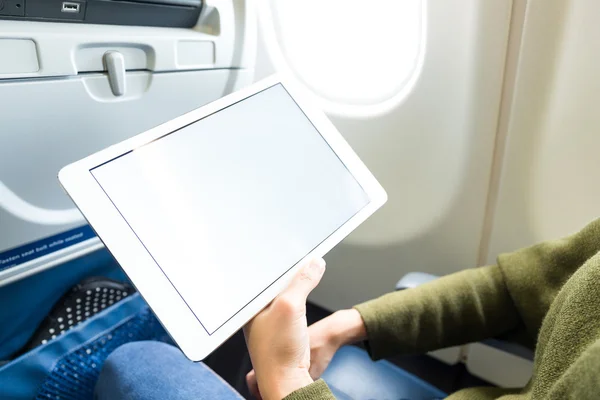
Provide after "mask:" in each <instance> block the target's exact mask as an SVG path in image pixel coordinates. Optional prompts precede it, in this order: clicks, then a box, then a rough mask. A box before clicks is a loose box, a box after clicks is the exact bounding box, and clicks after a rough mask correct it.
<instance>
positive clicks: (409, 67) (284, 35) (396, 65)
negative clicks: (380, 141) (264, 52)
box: [260, 0, 425, 114]
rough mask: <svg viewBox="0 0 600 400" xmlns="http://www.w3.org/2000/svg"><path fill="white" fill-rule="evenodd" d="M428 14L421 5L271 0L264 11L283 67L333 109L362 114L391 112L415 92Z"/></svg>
mask: <svg viewBox="0 0 600 400" xmlns="http://www.w3.org/2000/svg"><path fill="white" fill-rule="evenodd" d="M265 4H266V5H268V7H267V8H268V9H269V10H268V11H266V13H269V14H270V15H268V17H267V18H265V10H264V8H265V7H264V6H265ZM424 12H425V4H424V3H423V2H422V1H420V0H370V1H369V2H364V1H357V0H304V1H301V2H299V1H287V0H285V1H281V0H264V1H263V10H262V12H260V14H262V15H261V20H262V26H263V30H264V36H265V42H267V43H266V44H267V48H268V53H269V56H270V58H271V59H272V62H273V64H274V66H275V68H276V70H277V71H278V72H284V73H288V74H290V75H292V76H293V77H294V78H295V79H297V80H298V81H300V82H301V83H303V84H304V85H305V86H306V87H307V88H308V89H309V90H310V91H311V92H313V93H314V94H315V95H317V96H318V97H319V98H321V100H322V103H323V108H325V109H326V110H328V111H330V112H334V113H338V114H340V113H341V114H346V113H348V112H354V113H355V114H360V113H361V111H360V110H361V109H363V111H364V110H368V111H369V112H371V113H376V112H377V111H376V110H375V109H374V107H375V106H378V105H383V106H384V107H387V108H389V107H390V104H389V103H390V102H391V101H395V102H399V101H400V100H401V99H399V96H401V97H402V98H404V97H406V94H407V93H408V92H409V91H410V89H412V86H413V85H414V82H415V81H416V79H417V78H418V75H419V72H420V69H421V64H422V57H423V52H424V44H425V43H424V42H425V38H424V37H423V36H424V26H425V21H424ZM265 25H267V26H266V29H265ZM269 28H271V29H269ZM386 103H388V104H386Z"/></svg>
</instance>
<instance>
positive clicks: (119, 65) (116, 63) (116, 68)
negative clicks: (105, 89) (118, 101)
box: [103, 50, 125, 96]
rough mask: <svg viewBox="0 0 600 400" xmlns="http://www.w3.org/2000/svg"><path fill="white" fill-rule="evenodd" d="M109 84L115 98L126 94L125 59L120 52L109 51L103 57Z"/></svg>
mask: <svg viewBox="0 0 600 400" xmlns="http://www.w3.org/2000/svg"><path fill="white" fill-rule="evenodd" d="M103 62H104V67H105V68H106V72H107V73H108V83H109V85H110V89H111V90H112V92H113V94H114V95H115V96H123V95H124V94H125V58H123V54H121V53H119V52H118V51H112V50H111V51H107V52H106V53H104V57H103Z"/></svg>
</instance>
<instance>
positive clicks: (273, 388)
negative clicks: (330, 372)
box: [260, 369, 314, 400]
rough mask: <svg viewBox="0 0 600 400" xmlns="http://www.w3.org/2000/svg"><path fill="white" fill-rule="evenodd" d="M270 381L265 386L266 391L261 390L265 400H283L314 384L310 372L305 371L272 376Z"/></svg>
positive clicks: (299, 370)
mask: <svg viewBox="0 0 600 400" xmlns="http://www.w3.org/2000/svg"><path fill="white" fill-rule="evenodd" d="M268 379H269V384H267V385H265V386H266V387H265V388H264V389H263V388H262V387H261V388H260V391H261V396H262V398H263V399H264V400H281V399H283V398H285V397H286V396H288V395H289V394H291V393H292V392H295V391H296V390H299V389H301V388H303V387H305V386H308V385H310V384H311V383H313V382H314V381H313V379H312V378H311V376H310V373H309V372H308V370H304V369H298V370H294V371H291V372H284V373H281V372H280V373H277V374H271V375H270V376H269V378H268Z"/></svg>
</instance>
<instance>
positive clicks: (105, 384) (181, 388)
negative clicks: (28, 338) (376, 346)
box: [95, 342, 446, 400]
mask: <svg viewBox="0 0 600 400" xmlns="http://www.w3.org/2000/svg"><path fill="white" fill-rule="evenodd" d="M323 379H324V380H325V382H327V384H328V385H329V387H330V388H331V391H332V392H333V394H334V395H335V397H336V398H337V399H338V400H352V399H402V400H404V399H410V400H432V399H442V398H444V397H446V395H445V394H444V393H443V392H441V391H440V390H438V389H436V388H435V387H433V386H431V385H430V384H428V383H426V382H424V381H422V380H420V379H418V378H417V377H415V376H413V375H411V374H409V373H407V372H406V371H404V370H402V369H400V368H398V367H396V366H394V365H392V364H390V363H389V362H387V361H379V362H373V361H371V360H370V358H369V356H368V355H367V353H366V352H365V351H364V350H361V349H359V348H357V347H354V346H344V347H342V348H341V349H340V350H339V351H338V352H337V353H336V355H335V357H334V358H333V360H332V361H331V364H329V367H328V368H327V371H325V373H324V374H323ZM365 382H368V384H365ZM95 398H96V399H97V400H126V399H127V400H159V399H160V400H170V399H178V400H192V399H193V400H206V399H223V400H231V399H242V397H241V396H240V395H239V394H238V393H237V392H236V391H235V390H234V389H233V388H232V387H231V386H229V385H228V384H227V382H225V381H224V380H223V379H221V378H220V377H219V376H218V375H217V374H215V373H214V372H213V371H212V370H211V369H210V368H208V367H207V366H206V365H204V364H202V363H193V362H191V361H189V360H188V359H187V358H185V356H184V355H183V354H182V353H181V351H179V350H178V349H176V348H175V347H173V346H169V345H167V344H164V343H160V342H133V343H129V344H125V345H123V346H121V347H119V348H118V349H117V350H115V351H114V352H113V353H112V354H111V355H110V356H109V357H108V358H107V359H106V362H105V363H104V367H103V368H102V371H101V373H100V377H99V378H98V382H97V383H96V393H95Z"/></svg>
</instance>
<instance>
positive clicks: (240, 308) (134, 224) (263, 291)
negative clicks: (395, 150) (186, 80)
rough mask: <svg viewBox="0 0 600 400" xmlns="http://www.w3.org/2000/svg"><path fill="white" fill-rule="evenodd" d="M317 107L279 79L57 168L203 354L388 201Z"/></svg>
mask: <svg viewBox="0 0 600 400" xmlns="http://www.w3.org/2000/svg"><path fill="white" fill-rule="evenodd" d="M309 103H310V102H309V101H307V99H305V98H304V97H303V96H302V93H301V92H300V91H298V90H297V89H296V88H294V86H293V85H291V84H289V83H287V82H282V81H281V80H279V79H278V78H277V77H273V78H269V79H267V80H264V81H261V82H259V83H257V84H255V85H253V86H251V87H248V88H246V89H244V90H241V91H239V92H236V93H234V94H232V95H229V96H226V97H224V98H222V99H220V100H217V101H215V102H214V103H211V104H208V105H206V106H204V107H201V108H199V109H197V110H194V111H192V112H190V113H188V114H185V115H183V116H181V117H179V118H177V119H175V120H172V121H169V122H167V123H165V124H163V125H160V126H158V127H156V128H154V129H151V130H150V131H147V132H145V133H142V134H140V135H138V136H135V137H133V138H131V139H128V140H126V141H124V142H121V143H118V144H116V145H114V146H111V147H109V148H107V149H105V150H102V151H100V152H98V153H96V154H93V155H91V156H89V157H87V158H85V159H83V160H80V161H77V162H76V163H74V164H71V165H69V166H67V167H65V168H64V169H62V170H61V172H60V174H59V179H60V181H61V183H62V185H63V187H64V188H65V190H66V191H67V192H68V194H69V195H70V196H71V198H72V199H73V201H74V202H75V204H76V205H77V206H78V207H79V209H80V210H81V211H82V213H83V215H84V216H85V217H86V218H87V220H88V221H89V223H90V225H91V226H92V227H93V228H94V230H95V231H96V232H97V234H98V236H99V237H100V238H101V239H102V241H103V242H104V243H105V245H106V246H107V248H108V250H109V251H110V252H111V253H112V254H113V255H114V257H115V258H116V259H117V261H118V262H119V263H120V265H121V266H122V268H123V269H124V271H125V272H126V273H127V275H128V276H129V278H130V279H131V281H132V282H133V284H134V285H135V286H136V287H137V288H138V290H139V291H140V293H141V294H142V296H143V297H144V299H145V300H146V301H147V302H148V304H149V305H150V307H151V308H152V310H153V311H154V312H155V314H156V315H157V317H158V318H159V320H160V321H161V323H162V324H163V325H164V327H165V328H166V329H167V331H168V332H169V334H170V335H171V336H172V337H173V339H174V340H175V342H176V343H177V344H178V345H179V347H180V348H181V349H182V351H183V352H184V353H185V354H186V356H187V357H189V358H190V359H192V360H196V361H197V360H201V359H203V358H205V357H206V356H207V355H208V354H209V353H210V352H212V351H213V350H214V349H215V348H216V347H218V346H219V345H220V344H221V343H222V342H223V341H224V340H226V339H227V338H228V337H229V336H231V335H232V334H233V333H235V332H236V331H237V330H239V329H240V328H241V327H242V326H243V325H244V324H245V323H246V322H247V321H248V320H250V319H251V318H252V317H253V316H254V315H255V314H256V313H257V312H258V311H260V310H261V309H262V308H264V307H265V306H266V305H267V304H268V303H269V302H270V301H271V300H272V299H273V298H274V297H275V296H276V295H277V294H278V293H279V292H280V291H281V290H282V289H283V288H285V286H286V285H287V283H288V282H289V280H290V278H291V277H292V276H293V275H294V274H295V272H296V271H297V268H298V266H300V265H302V264H303V263H304V262H306V261H307V260H310V259H313V258H319V257H321V256H323V255H324V254H325V253H326V252H327V251H329V250H330V249H331V248H332V247H333V246H335V245H336V244H337V243H339V242H340V241H341V240H342V239H343V238H344V237H345V236H347V235H348V234H349V233H350V232H351V231H352V230H353V229H355V228H356V227H357V226H358V225H359V224H360V223H362V222H363V221H364V220H365V219H366V218H367V217H369V216H370V215H371V214H372V213H373V212H375V211H376V210H377V209H378V208H379V207H381V205H383V204H384V203H385V201H386V194H385V191H384V190H383V188H382V187H381V186H380V185H379V183H378V182H377V181H376V180H375V178H374V177H373V176H372V175H371V173H370V172H369V171H368V170H367V168H366V167H365V166H364V165H363V164H362V162H361V161H360V160H359V158H358V157H357V156H356V154H355V153H354V152H353V151H352V149H351V148H350V147H349V146H348V144H347V143H346V142H345V141H344V139H343V138H342V136H341V135H340V134H339V132H337V130H336V129H335V128H334V127H333V125H332V124H331V123H330V122H329V120H328V119H327V117H326V116H325V115H324V114H323V113H322V112H320V111H319V110H316V109H314V108H312V107H311V105H310V104H309Z"/></svg>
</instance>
